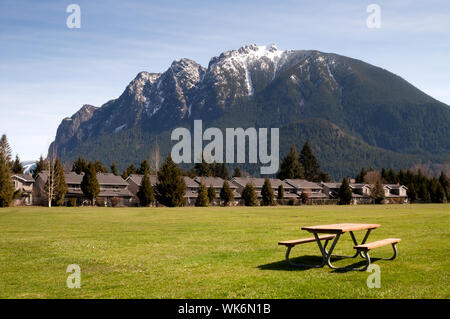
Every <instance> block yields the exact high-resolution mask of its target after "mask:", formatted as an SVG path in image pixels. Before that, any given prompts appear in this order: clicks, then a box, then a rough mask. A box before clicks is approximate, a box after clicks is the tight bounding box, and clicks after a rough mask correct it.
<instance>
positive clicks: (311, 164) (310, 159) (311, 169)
mask: <svg viewBox="0 0 450 319" xmlns="http://www.w3.org/2000/svg"><path fill="white" fill-rule="evenodd" d="M300 164H301V165H302V166H303V168H304V170H305V179H306V180H308V181H313V182H320V176H321V171H320V167H319V163H318V162H317V159H316V157H315V156H314V154H313V151H312V149H311V146H310V145H309V143H308V142H306V143H305V144H304V145H303V149H302V151H301V152H300Z"/></svg>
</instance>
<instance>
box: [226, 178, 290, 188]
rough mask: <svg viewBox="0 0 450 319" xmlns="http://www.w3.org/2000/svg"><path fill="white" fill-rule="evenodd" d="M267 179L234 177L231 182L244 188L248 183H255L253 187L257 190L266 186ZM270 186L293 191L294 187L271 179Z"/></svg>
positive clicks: (279, 180)
mask: <svg viewBox="0 0 450 319" xmlns="http://www.w3.org/2000/svg"><path fill="white" fill-rule="evenodd" d="M264 180H265V178H253V177H233V178H232V179H231V182H233V183H236V184H238V185H241V186H244V187H245V185H247V184H248V183H253V186H254V187H256V188H262V187H263V185H264ZM269 180H270V185H272V188H274V189H275V188H278V186H280V185H283V188H284V189H292V188H293V187H292V186H291V185H289V184H287V183H285V182H284V181H282V180H281V179H278V178H269Z"/></svg>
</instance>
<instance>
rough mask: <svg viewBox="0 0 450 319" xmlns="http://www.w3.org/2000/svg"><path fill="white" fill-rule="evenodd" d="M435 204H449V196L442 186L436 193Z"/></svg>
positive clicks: (439, 186)
mask: <svg viewBox="0 0 450 319" xmlns="http://www.w3.org/2000/svg"><path fill="white" fill-rule="evenodd" d="M435 202H436V203H447V196H446V195H445V191H444V188H443V187H442V185H441V184H438V185H437V190H436V193H435Z"/></svg>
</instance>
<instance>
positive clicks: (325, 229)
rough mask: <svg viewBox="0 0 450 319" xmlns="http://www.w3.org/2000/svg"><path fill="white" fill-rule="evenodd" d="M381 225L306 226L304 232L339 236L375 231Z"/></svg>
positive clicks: (303, 228)
mask: <svg viewBox="0 0 450 319" xmlns="http://www.w3.org/2000/svg"><path fill="white" fill-rule="evenodd" d="M380 226H381V225H379V224H355V223H343V224H330V225H317V226H305V227H302V230H306V231H309V232H310V233H327V234H339V233H345V232H349V231H357V230H365V229H375V228H378V227H380Z"/></svg>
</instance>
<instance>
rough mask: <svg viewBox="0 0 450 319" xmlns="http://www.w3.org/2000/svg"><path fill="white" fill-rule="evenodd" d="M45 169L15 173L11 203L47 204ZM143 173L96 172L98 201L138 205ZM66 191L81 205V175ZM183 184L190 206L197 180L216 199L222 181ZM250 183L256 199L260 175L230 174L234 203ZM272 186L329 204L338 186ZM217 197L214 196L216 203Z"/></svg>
mask: <svg viewBox="0 0 450 319" xmlns="http://www.w3.org/2000/svg"><path fill="white" fill-rule="evenodd" d="M47 178H48V172H45V171H44V172H41V173H40V174H39V175H38V176H37V177H36V179H33V177H32V176H31V175H26V174H15V175H13V181H14V186H15V189H16V191H17V192H18V193H20V194H21V195H20V198H19V199H16V201H15V205H45V204H46V203H47V193H46V191H45V184H46V182H47ZM142 178H143V175H138V174H132V175H130V176H129V177H128V178H127V179H126V180H124V179H123V178H122V177H121V176H116V175H114V174H111V173H97V180H98V182H99V184H100V193H99V194H98V196H97V200H98V201H99V202H102V203H104V205H106V206H111V205H112V204H113V202H114V204H115V205H119V206H136V205H138V204H139V200H138V197H137V192H138V191H139V187H140V186H141V182H142ZM65 179H66V184H67V187H68V191H67V194H66V200H67V201H70V200H71V199H72V200H76V201H77V204H78V205H83V204H84V203H85V199H84V196H83V192H82V190H81V181H82V179H83V174H76V173H74V172H67V173H65ZM184 181H185V184H186V194H185V198H186V203H187V205H194V204H195V201H196V199H197V194H198V188H199V187H200V184H201V182H202V181H203V183H204V184H205V185H206V186H207V187H210V186H212V187H213V189H214V190H215V192H216V197H217V198H219V197H220V196H219V195H220V190H221V189H222V186H223V182H224V180H223V179H222V178H220V177H195V178H190V177H188V176H185V177H184ZM157 182H158V177H157V176H156V175H151V176H150V183H151V184H152V185H153V186H155V185H156V183H157ZM249 183H252V184H253V186H254V188H255V191H256V194H257V197H258V200H261V199H262V195H261V191H262V188H263V185H264V178H252V177H234V178H232V179H230V180H229V185H230V188H231V190H232V192H233V195H234V203H232V204H234V205H239V204H241V194H242V191H243V189H244V188H245V186H246V185H247V184H249ZM270 183H271V186H272V188H273V193H274V198H275V199H277V198H278V188H279V186H280V185H281V186H282V187H283V189H284V196H283V201H284V202H285V203H288V202H290V203H292V204H296V203H298V202H300V198H301V195H302V194H307V196H304V197H306V198H307V201H308V202H309V203H333V202H336V201H337V200H338V198H339V188H340V186H341V183H314V182H310V181H307V180H304V179H285V180H280V179H276V178H271V179H270ZM350 188H351V189H352V201H353V203H354V204H358V203H362V204H364V203H371V202H372V201H373V200H372V198H371V196H370V195H371V191H372V189H373V186H372V185H369V184H361V183H350ZM383 188H384V191H385V201H386V202H390V203H407V202H408V196H407V188H406V187H405V186H403V185H398V184H385V185H383ZM216 204H220V203H219V199H217V203H216Z"/></svg>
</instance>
